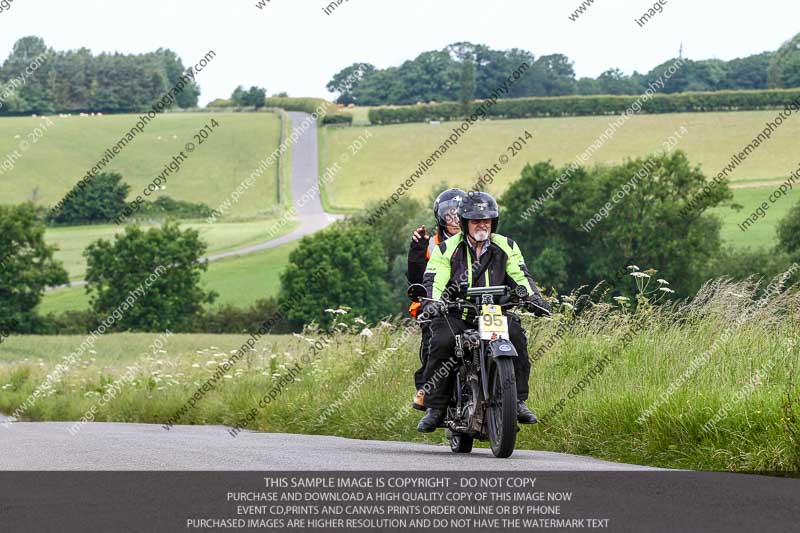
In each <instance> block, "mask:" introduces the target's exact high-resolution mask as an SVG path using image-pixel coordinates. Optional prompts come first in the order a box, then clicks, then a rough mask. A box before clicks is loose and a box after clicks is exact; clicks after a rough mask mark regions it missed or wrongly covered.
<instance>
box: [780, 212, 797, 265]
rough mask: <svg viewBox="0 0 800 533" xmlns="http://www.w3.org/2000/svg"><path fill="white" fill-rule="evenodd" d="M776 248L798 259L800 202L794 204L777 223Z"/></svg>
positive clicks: (795, 259)
mask: <svg viewBox="0 0 800 533" xmlns="http://www.w3.org/2000/svg"><path fill="white" fill-rule="evenodd" d="M777 231H778V249H779V250H782V251H784V252H786V253H788V254H789V255H790V256H791V257H792V258H793V260H794V261H800V203H797V204H795V205H794V206H793V207H792V208H791V209H790V210H789V212H788V213H787V214H786V216H785V217H783V219H781V221H780V222H779V223H778V230H777Z"/></svg>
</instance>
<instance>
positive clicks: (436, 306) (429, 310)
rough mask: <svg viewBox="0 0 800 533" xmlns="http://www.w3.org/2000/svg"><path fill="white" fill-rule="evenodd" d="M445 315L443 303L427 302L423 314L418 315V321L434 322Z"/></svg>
mask: <svg viewBox="0 0 800 533" xmlns="http://www.w3.org/2000/svg"><path fill="white" fill-rule="evenodd" d="M443 314H444V306H443V305H442V303H441V302H427V303H426V304H425V305H424V306H423V307H422V312H421V313H419V314H418V315H417V319H422V320H425V319H428V320H433V319H434V318H438V317H440V316H442V315H443Z"/></svg>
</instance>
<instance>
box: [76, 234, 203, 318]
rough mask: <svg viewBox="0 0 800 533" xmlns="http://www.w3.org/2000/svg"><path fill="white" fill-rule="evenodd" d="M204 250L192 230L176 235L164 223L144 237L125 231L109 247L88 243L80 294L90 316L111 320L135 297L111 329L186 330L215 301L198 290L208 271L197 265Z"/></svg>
mask: <svg viewBox="0 0 800 533" xmlns="http://www.w3.org/2000/svg"><path fill="white" fill-rule="evenodd" d="M205 251H206V244H205V243H204V242H203V241H201V240H200V235H199V233H198V232H197V231H196V230H185V231H181V229H180V227H179V226H178V225H177V224H175V223H170V222H167V223H165V224H164V225H163V226H162V227H161V228H152V229H149V230H148V231H146V232H145V231H142V229H141V228H140V227H139V226H138V225H132V226H127V227H126V228H125V232H124V233H120V234H117V235H116V236H115V237H114V241H113V243H112V242H110V241H107V240H105V239H101V240H98V241H96V242H94V243H92V244H91V245H89V247H88V248H87V249H86V251H85V252H84V256H86V260H87V270H86V282H87V285H86V292H87V294H89V295H90V303H91V306H92V309H93V311H94V312H95V313H96V314H97V316H100V317H107V316H110V315H113V314H114V313H115V311H116V310H118V309H119V308H120V306H122V305H123V303H124V302H126V300H128V299H129V297H130V296H131V295H136V296H137V298H136V300H135V302H134V303H133V304H132V305H130V306H129V307H128V308H126V309H125V310H124V312H121V313H120V314H121V315H122V316H121V317H120V318H119V319H117V320H116V322H115V323H114V327H113V329H117V330H123V331H164V330H165V329H171V330H176V331H181V330H184V331H185V330H188V329H190V327H191V325H192V323H193V321H194V320H195V319H196V318H197V317H199V316H200V315H201V313H202V311H203V304H206V303H209V304H210V303H213V302H214V300H215V298H216V293H214V292H213V291H211V292H205V291H204V290H203V289H202V288H201V286H200V277H201V275H202V273H203V272H205V271H206V270H207V269H208V263H207V262H205V261H203V262H201V261H200V258H201V257H202V256H203V254H204V253H205ZM128 302H129V300H128Z"/></svg>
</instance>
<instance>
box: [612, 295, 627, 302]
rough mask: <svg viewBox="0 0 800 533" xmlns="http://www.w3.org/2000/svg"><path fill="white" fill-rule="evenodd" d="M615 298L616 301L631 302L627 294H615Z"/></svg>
mask: <svg viewBox="0 0 800 533" xmlns="http://www.w3.org/2000/svg"><path fill="white" fill-rule="evenodd" d="M614 299H615V300H616V301H618V302H619V303H623V302H629V301H630V298H628V297H626V296H614Z"/></svg>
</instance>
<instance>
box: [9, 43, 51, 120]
mask: <svg viewBox="0 0 800 533" xmlns="http://www.w3.org/2000/svg"><path fill="white" fill-rule="evenodd" d="M52 57H53V51H52V50H50V49H48V48H47V45H45V42H44V40H43V39H42V38H40V37H33V36H30V37H23V38H22V39H19V40H18V41H17V42H15V43H14V48H13V49H12V51H11V54H10V55H9V56H8V59H6V61H5V62H4V63H3V70H2V73H3V74H2V76H3V78H4V81H8V80H10V79H12V78H16V79H17V80H24V83H23V84H22V85H20V86H19V87H18V88H17V89H16V91H15V93H16V96H17V98H18V99H19V102H18V103H17V107H18V108H19V112H24V113H49V112H52V111H54V109H55V105H54V101H53V95H52V92H51V90H50V85H49V83H48V82H49V78H50V73H51V68H52V67H51V64H50V60H51V59H52ZM32 64H34V65H38V66H37V67H36V68H35V70H34V71H33V73H31V72H30V70H29V69H30V68H31V65H32Z"/></svg>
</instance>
